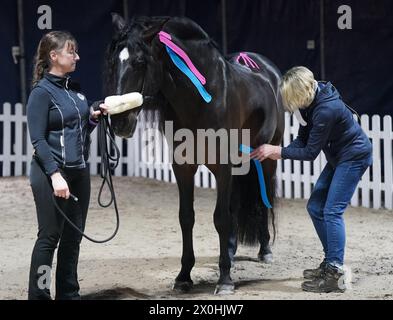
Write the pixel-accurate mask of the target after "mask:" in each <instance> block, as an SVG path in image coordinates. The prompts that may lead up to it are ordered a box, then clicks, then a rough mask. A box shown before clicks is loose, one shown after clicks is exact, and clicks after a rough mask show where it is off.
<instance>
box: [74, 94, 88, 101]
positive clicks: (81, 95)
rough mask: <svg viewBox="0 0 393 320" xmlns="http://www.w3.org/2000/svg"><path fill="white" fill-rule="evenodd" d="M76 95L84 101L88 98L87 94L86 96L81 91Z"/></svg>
mask: <svg viewBox="0 0 393 320" xmlns="http://www.w3.org/2000/svg"><path fill="white" fill-rule="evenodd" d="M76 95H77V96H78V98H79V99H81V100H82V101H84V100H85V99H86V98H85V96H84V95H83V94H81V93H79V92H78V93H77V94H76Z"/></svg>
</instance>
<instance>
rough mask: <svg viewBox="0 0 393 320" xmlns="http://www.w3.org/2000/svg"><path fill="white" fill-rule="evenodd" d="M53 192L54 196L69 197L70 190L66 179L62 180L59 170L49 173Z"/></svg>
mask: <svg viewBox="0 0 393 320" xmlns="http://www.w3.org/2000/svg"><path fill="white" fill-rule="evenodd" d="M51 179H52V187H53V193H54V194H55V196H56V197H60V198H65V199H68V198H69V197H70V190H69V189H68V184H67V181H65V180H64V178H63V176H62V175H61V174H60V172H55V173H54V174H52V175H51Z"/></svg>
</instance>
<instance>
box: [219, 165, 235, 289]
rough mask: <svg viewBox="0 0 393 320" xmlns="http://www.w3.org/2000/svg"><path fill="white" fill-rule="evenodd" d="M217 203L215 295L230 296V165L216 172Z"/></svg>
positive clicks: (232, 284)
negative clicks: (217, 260) (217, 244)
mask: <svg viewBox="0 0 393 320" xmlns="http://www.w3.org/2000/svg"><path fill="white" fill-rule="evenodd" d="M216 180H217V203H216V209H215V211H214V225H215V227H216V230H217V232H218V235H219V238H220V261H219V267H220V278H219V279H218V283H217V286H216V290H215V292H214V293H215V294H232V293H233V292H234V290H235V285H234V283H233V281H232V279H231V275H230V270H231V260H230V257H229V252H228V241H229V237H230V235H231V232H232V230H231V228H232V217H231V214H230V195H231V186H232V173H231V166H230V165H221V166H219V168H218V170H217V172H216Z"/></svg>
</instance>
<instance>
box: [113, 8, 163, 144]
mask: <svg viewBox="0 0 393 320" xmlns="http://www.w3.org/2000/svg"><path fill="white" fill-rule="evenodd" d="M166 21H168V18H165V17H162V18H156V19H140V20H136V21H133V22H132V23H131V24H129V25H127V24H126V22H125V21H124V19H123V18H122V17H120V16H119V15H117V14H113V15H112V22H113V25H114V35H113V39H112V43H111V44H110V46H109V48H108V56H107V66H106V72H107V75H106V82H107V83H106V89H107V91H108V92H107V93H108V94H125V93H129V92H135V91H137V92H140V93H141V94H142V95H143V96H144V99H145V101H146V102H145V103H144V104H143V105H142V106H141V107H139V108H136V109H132V110H129V111H126V112H123V113H119V114H116V115H113V116H111V124H112V128H113V130H114V132H115V134H116V135H118V136H122V137H125V138H128V137H131V136H132V135H133V134H134V131H135V128H136V125H137V118H138V114H139V112H140V111H141V109H142V108H143V107H144V106H145V105H146V104H147V103H148V101H149V100H152V99H151V98H153V97H154V96H156V95H157V94H158V93H159V90H160V86H161V82H162V67H161V64H160V62H158V61H157V59H155V58H154V57H155V54H154V53H155V52H154V48H153V47H152V46H151V42H152V39H153V38H154V36H155V35H156V34H157V33H158V32H159V31H160V30H161V28H162V26H163V25H164V24H165V22H166ZM149 98H150V99H149Z"/></svg>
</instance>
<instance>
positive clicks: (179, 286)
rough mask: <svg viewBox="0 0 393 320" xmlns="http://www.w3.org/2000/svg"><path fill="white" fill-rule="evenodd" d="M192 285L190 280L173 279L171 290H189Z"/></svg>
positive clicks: (182, 291)
mask: <svg viewBox="0 0 393 320" xmlns="http://www.w3.org/2000/svg"><path fill="white" fill-rule="evenodd" d="M192 287H193V283H192V281H177V280H176V281H175V283H174V284H173V288H172V290H174V291H178V292H181V293H186V292H189V291H190V290H191V289H192Z"/></svg>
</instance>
